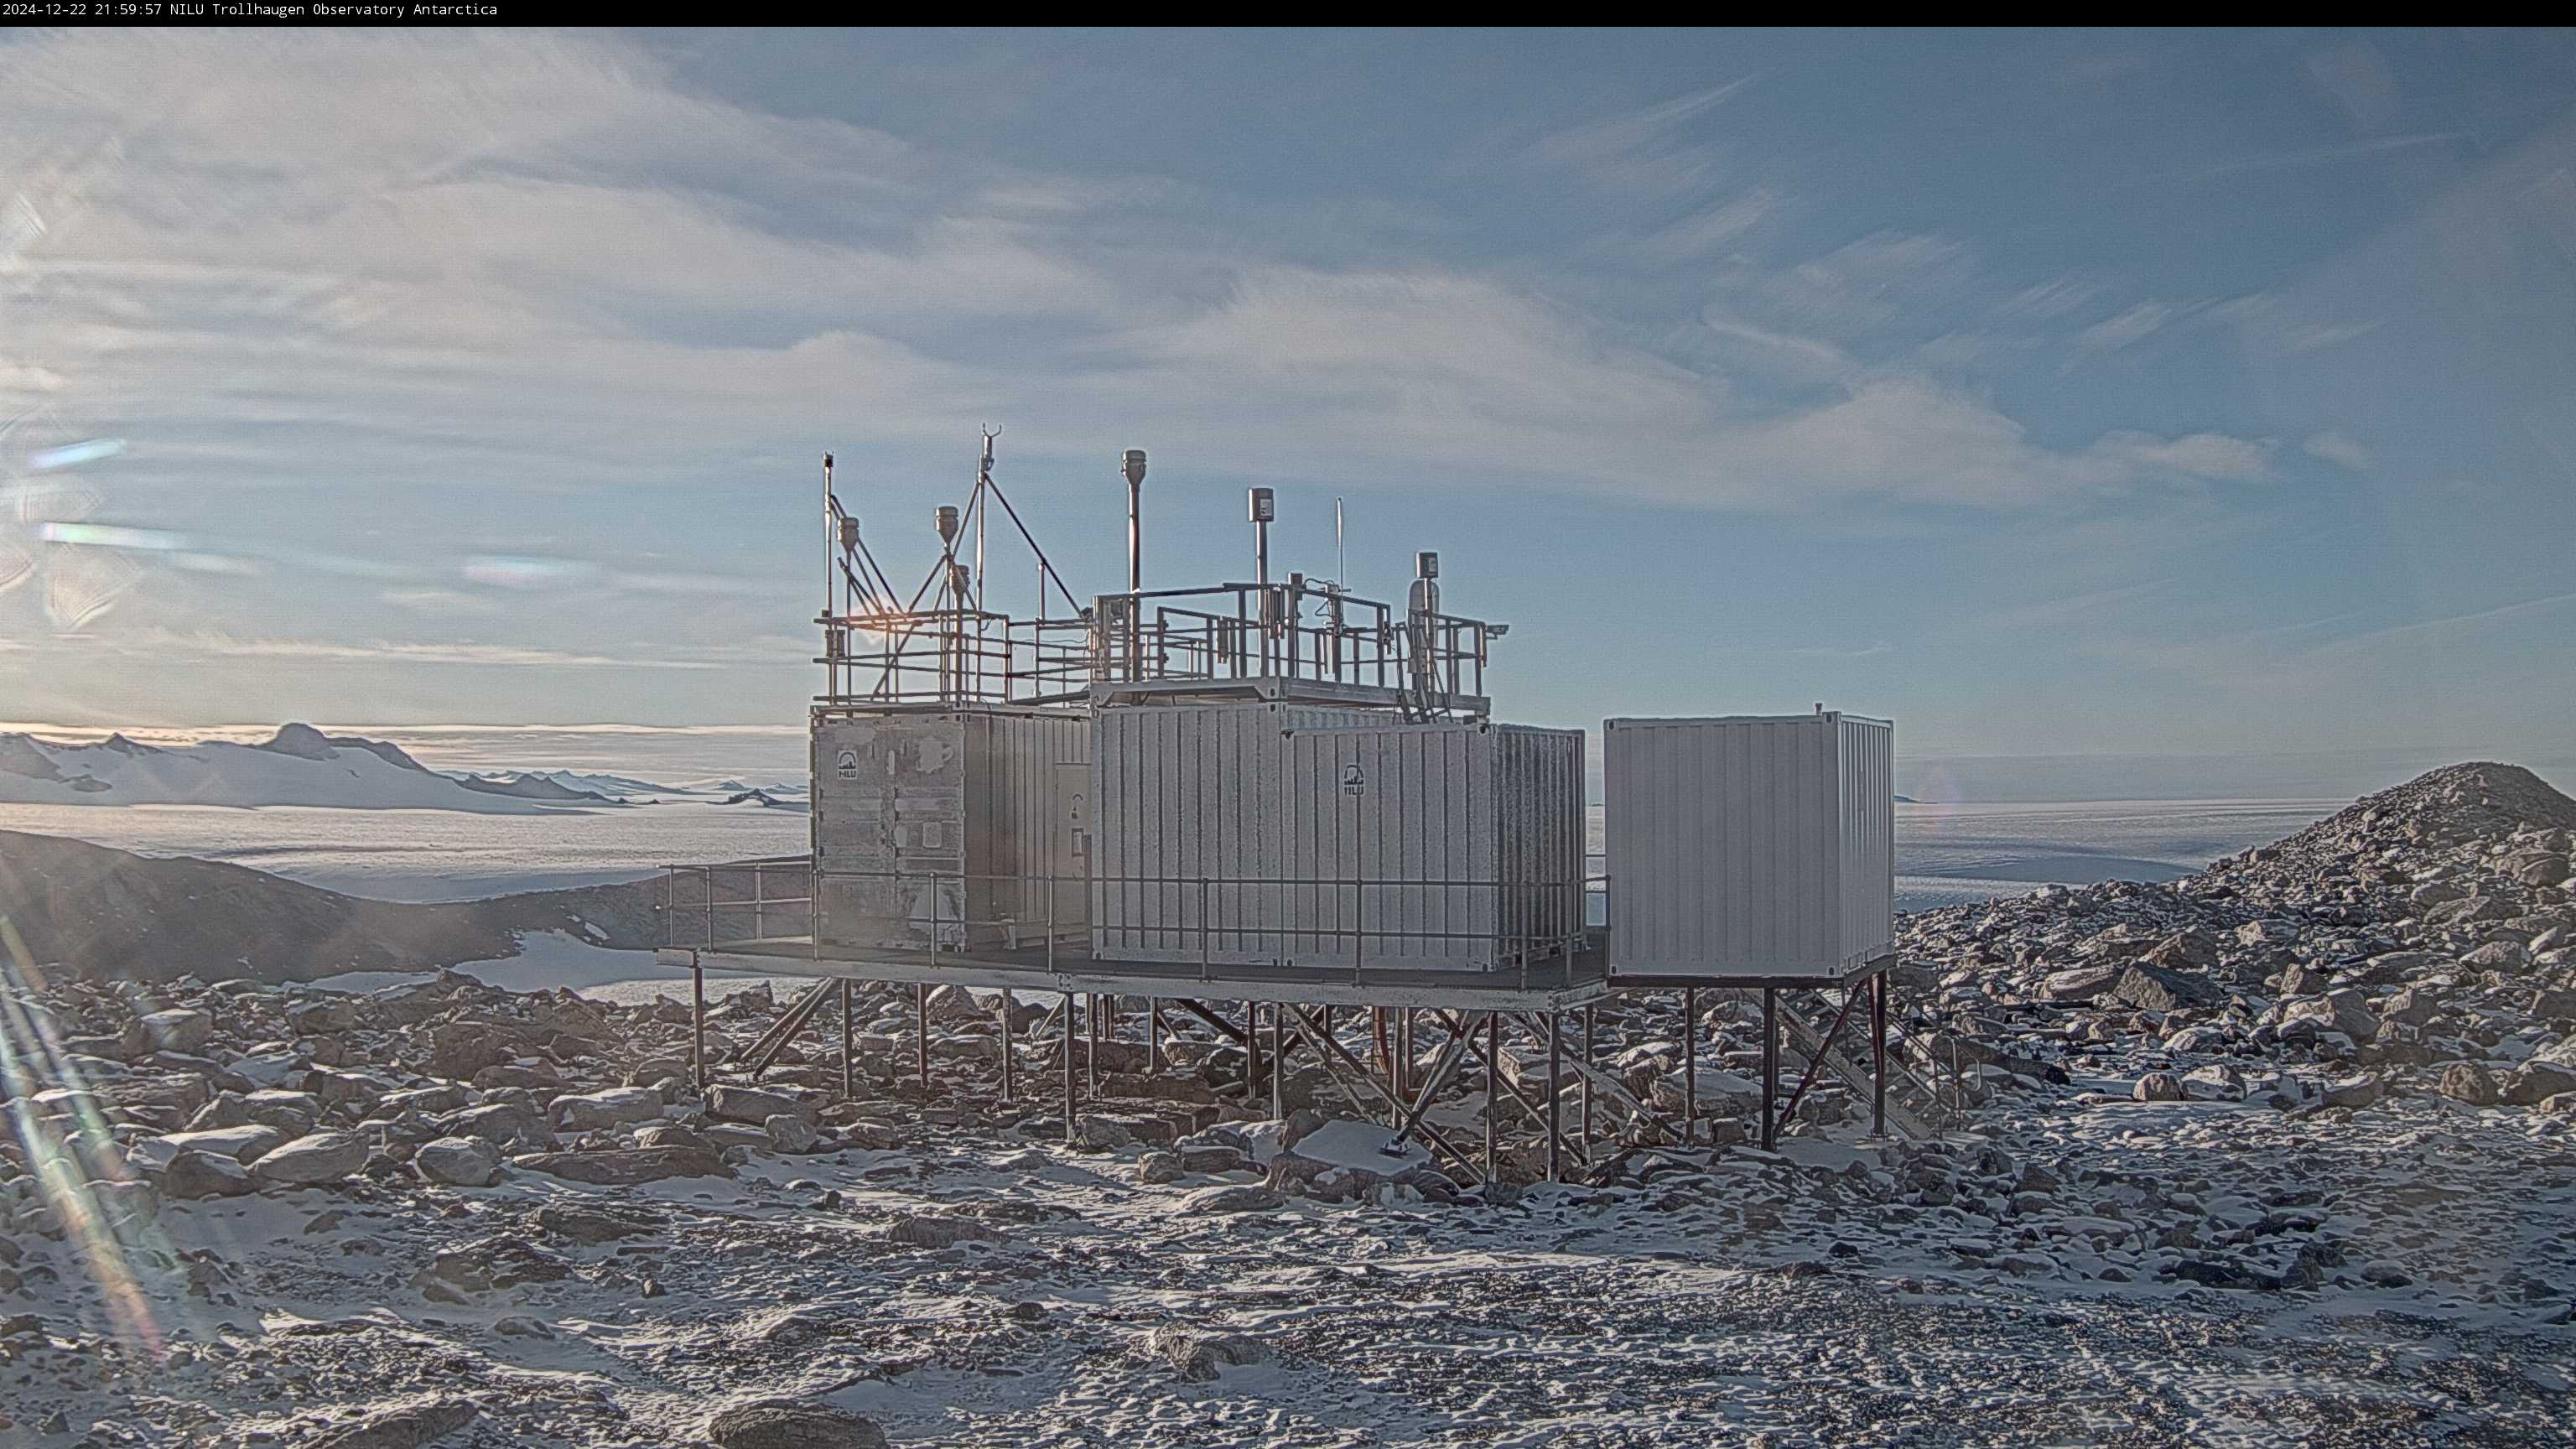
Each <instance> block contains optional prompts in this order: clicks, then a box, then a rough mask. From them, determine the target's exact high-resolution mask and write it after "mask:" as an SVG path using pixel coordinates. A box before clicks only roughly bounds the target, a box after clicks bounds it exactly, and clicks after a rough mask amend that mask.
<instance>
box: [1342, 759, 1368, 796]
mask: <svg viewBox="0 0 2576 1449" xmlns="http://www.w3.org/2000/svg"><path fill="white" fill-rule="evenodd" d="M1367 788H1368V776H1367V775H1366V774H1365V773H1363V772H1362V771H1361V769H1360V767H1359V762H1358V761H1356V760H1354V761H1352V762H1351V763H1349V764H1347V765H1344V766H1342V793H1343V794H1345V795H1356V794H1358V793H1360V792H1361V791H1362V790H1365V789H1367Z"/></svg>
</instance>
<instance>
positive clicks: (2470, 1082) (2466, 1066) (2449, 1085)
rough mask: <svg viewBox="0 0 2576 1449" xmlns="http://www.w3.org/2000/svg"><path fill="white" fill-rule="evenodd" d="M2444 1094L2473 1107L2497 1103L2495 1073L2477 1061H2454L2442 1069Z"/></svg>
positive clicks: (2490, 1105)
mask: <svg viewBox="0 0 2576 1449" xmlns="http://www.w3.org/2000/svg"><path fill="white" fill-rule="evenodd" d="M2442 1095H2443V1096H2445V1097H2449V1098H2451V1099H2452V1100H2453V1101H2458V1102H2466V1103H2468V1104H2469V1105H2470V1106H2472V1107H2492V1106H2494V1105H2495V1104H2496V1097H2497V1089H2496V1079H2495V1075H2494V1074H2493V1073H2491V1072H2489V1071H2488V1070H2487V1069H2486V1068H2485V1067H2482V1066H2480V1065H2478V1064H2477V1063H2476V1062H2453V1063H2451V1064H2450V1065H2449V1066H2447V1067H2444V1068H2443V1069H2442Z"/></svg>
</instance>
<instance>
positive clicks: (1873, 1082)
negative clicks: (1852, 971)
mask: <svg viewBox="0 0 2576 1449" xmlns="http://www.w3.org/2000/svg"><path fill="white" fill-rule="evenodd" d="M1869 1056H1870V1065H1869V1099H1870V1100H1869V1132H1870V1135H1871V1136H1873V1137H1884V1136H1886V1135H1887V973H1886V972H1885V971H1883V970H1882V971H1880V972H1879V973H1878V974H1877V975H1876V976H1874V977H1871V978H1870V983H1869Z"/></svg>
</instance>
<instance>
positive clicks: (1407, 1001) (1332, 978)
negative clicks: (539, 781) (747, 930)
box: [658, 936, 1612, 1011]
mask: <svg viewBox="0 0 2576 1449" xmlns="http://www.w3.org/2000/svg"><path fill="white" fill-rule="evenodd" d="M658 959H659V960H660V961H661V963H662V964H663V965H666V966H673V967H677V968H679V969H681V970H688V969H690V968H691V967H693V966H694V967H700V968H703V969H706V970H709V971H747V972H758V973H762V974H767V975H777V976H807V977H814V978H818V979H824V980H845V981H888V982H903V983H909V984H916V985H928V986H941V985H947V986H964V987H969V988H971V989H974V990H978V991H1026V992H1032V993H1038V994H1049V995H1051V994H1056V993H1063V992H1071V993H1075V994H1078V995H1092V996H1137V997H1162V998H1166V999H1173V1000H1192V999H1201V998H1204V999H1208V1000H1215V1001H1258V1002H1271V1003H1283V1002H1284V1003H1290V1004H1295V1005H1301V1006H1381V1007H1399V1008H1400V1007H1438V1008H1445V1009H1449V1010H1461V1011H1562V1010H1567V1009H1569V1008H1573V1007H1579V1006H1584V1005H1588V1004H1590V1003H1593V1002H1597V1001H1600V1000H1602V999H1603V998H1605V997H1607V996H1609V995H1610V994H1611V990H1612V987H1611V984H1610V978H1609V973H1608V969H1607V967H1606V965H1605V964H1604V962H1603V959H1602V956H1601V953H1600V952H1598V951H1586V952H1582V953H1579V954H1577V955H1576V956H1575V957H1574V959H1573V960H1572V961H1570V962H1567V961H1551V962H1548V963H1545V964H1542V965H1537V966H1531V967H1528V968H1526V969H1523V970H1517V971H1422V970H1405V969H1400V968H1389V967H1382V966H1366V967H1360V968H1350V967H1337V968H1287V967H1278V966H1229V965H1225V964H1222V963H1216V964H1210V965H1206V966H1202V965H1199V964H1198V963H1196V962H1171V961H1129V960H1119V959H1112V958H1100V957H1094V956H1092V955H1090V954H1088V953H1087V952H1082V951H1079V950H1066V949H1063V948H1058V949H1057V950H1055V951H1053V952H1048V951H1046V950H1043V949H1028V950H1019V951H981V952H965V951H936V952H933V951H903V950H889V949H880V950H866V951H862V950H855V949H852V948H848V947H835V946H825V947H823V948H821V949H820V950H817V949H816V947H815V944H814V941H813V938H812V937H810V936H773V937H766V938H763V939H759V940H751V941H722V942H718V943H717V944H715V945H713V946H665V947H663V948H662V950H661V952H660V954H659V958H658Z"/></svg>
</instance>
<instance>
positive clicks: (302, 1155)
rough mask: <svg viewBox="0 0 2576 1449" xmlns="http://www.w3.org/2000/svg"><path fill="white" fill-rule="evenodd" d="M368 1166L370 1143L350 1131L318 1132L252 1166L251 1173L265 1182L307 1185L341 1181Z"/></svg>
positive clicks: (290, 1185) (265, 1156) (290, 1144)
mask: <svg viewBox="0 0 2576 1449" xmlns="http://www.w3.org/2000/svg"><path fill="white" fill-rule="evenodd" d="M366 1165H367V1144H366V1142H365V1140H364V1139H362V1138H360V1137H359V1136H357V1135H356V1134H355V1133H350V1132H315V1133H312V1134H310V1135H308V1136H304V1137H298V1138H296V1139H295V1140H294V1141H292V1142H289V1143H287V1144H286V1145H285V1146H283V1147H280V1148H278V1149H276V1150H275V1151H273V1152H270V1153H267V1154H265V1155H264V1156H262V1157H260V1158H259V1159H258V1160H256V1161H254V1162H253V1163H251V1165H250V1175H251V1176H252V1177H253V1178H255V1179H257V1180H258V1181H259V1182H261V1183H263V1184H269V1183H275V1184H280V1185H283V1186H289V1187H307V1186H311V1185H313V1184H315V1183H324V1182H337V1181H339V1180H340V1179H341V1178H344V1177H347V1176H348V1175H349V1174H351V1173H353V1172H356V1171H357V1170H358V1169H359V1168H361V1167H364V1166H366Z"/></svg>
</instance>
